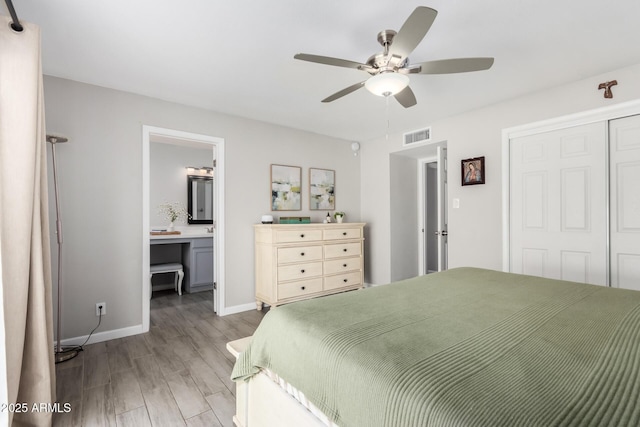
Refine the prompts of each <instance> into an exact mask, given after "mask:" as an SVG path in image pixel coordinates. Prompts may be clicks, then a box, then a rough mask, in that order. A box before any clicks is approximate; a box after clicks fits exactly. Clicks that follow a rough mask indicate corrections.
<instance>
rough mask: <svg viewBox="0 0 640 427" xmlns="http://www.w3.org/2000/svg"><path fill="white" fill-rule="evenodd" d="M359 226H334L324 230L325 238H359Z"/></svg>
mask: <svg viewBox="0 0 640 427" xmlns="http://www.w3.org/2000/svg"><path fill="white" fill-rule="evenodd" d="M361 237H362V235H361V234H360V229H359V228H356V227H354V228H333V229H330V230H324V240H339V239H359V238H361Z"/></svg>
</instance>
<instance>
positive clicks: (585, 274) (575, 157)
mask: <svg viewBox="0 0 640 427" xmlns="http://www.w3.org/2000/svg"><path fill="white" fill-rule="evenodd" d="M606 151H607V125H606V123H604V122H602V123H593V124H588V125H583V126H577V127H573V128H567V129H561V130H557V131H552V132H546V133H542V134H537V135H532V136H526V137H521V138H514V139H512V140H511V142H510V153H511V154H510V155H511V159H510V160H511V171H510V180H511V186H510V187H511V194H510V200H511V205H510V210H511V214H510V217H511V224H510V246H511V247H510V252H511V259H510V263H511V271H512V272H515V273H522V274H530V275H534V276H542V277H547V278H554V279H563V280H571V281H577V282H584V283H592V284H597V285H606V284H607V281H608V280H607V279H608V274H607V245H606V242H607V228H608V227H607V194H606V182H607V180H606V178H605V177H606V172H607V171H606V158H607V155H606Z"/></svg>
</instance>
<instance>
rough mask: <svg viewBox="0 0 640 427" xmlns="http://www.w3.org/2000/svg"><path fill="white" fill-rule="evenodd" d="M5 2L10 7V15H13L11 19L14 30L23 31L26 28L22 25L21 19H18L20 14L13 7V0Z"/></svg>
mask: <svg viewBox="0 0 640 427" xmlns="http://www.w3.org/2000/svg"><path fill="white" fill-rule="evenodd" d="M4 2H5V3H6V4H7V9H9V15H11V20H12V21H13V22H12V23H11V28H13V29H14V31H18V32H20V31H22V30H23V29H24V28H23V27H22V25H21V24H20V21H19V20H18V15H17V14H16V10H15V9H14V8H13V3H11V0H4Z"/></svg>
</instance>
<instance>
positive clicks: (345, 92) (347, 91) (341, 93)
mask: <svg viewBox="0 0 640 427" xmlns="http://www.w3.org/2000/svg"><path fill="white" fill-rule="evenodd" d="M361 87H364V82H360V83H356V84H354V85H351V86H349V87H347V88H344V89H342V90H340V91H338V92H336V93H334V94H333V95H331V96H328V97H326V98H325V99H323V100H322V102H331V101H335V100H336V99H338V98H342V97H343V96H345V95H349V94H350V93H351V92H355V91H356V90H358V89H360V88H361Z"/></svg>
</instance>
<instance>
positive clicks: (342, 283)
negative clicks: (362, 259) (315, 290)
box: [324, 271, 362, 291]
mask: <svg viewBox="0 0 640 427" xmlns="http://www.w3.org/2000/svg"><path fill="white" fill-rule="evenodd" d="M361 277H362V274H361V273H360V272H359V271H354V272H351V273H344V274H338V275H336V276H327V277H325V278H324V290H325V291H329V290H332V289H339V288H344V287H346V286H355V285H361V284H362V280H361Z"/></svg>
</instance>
